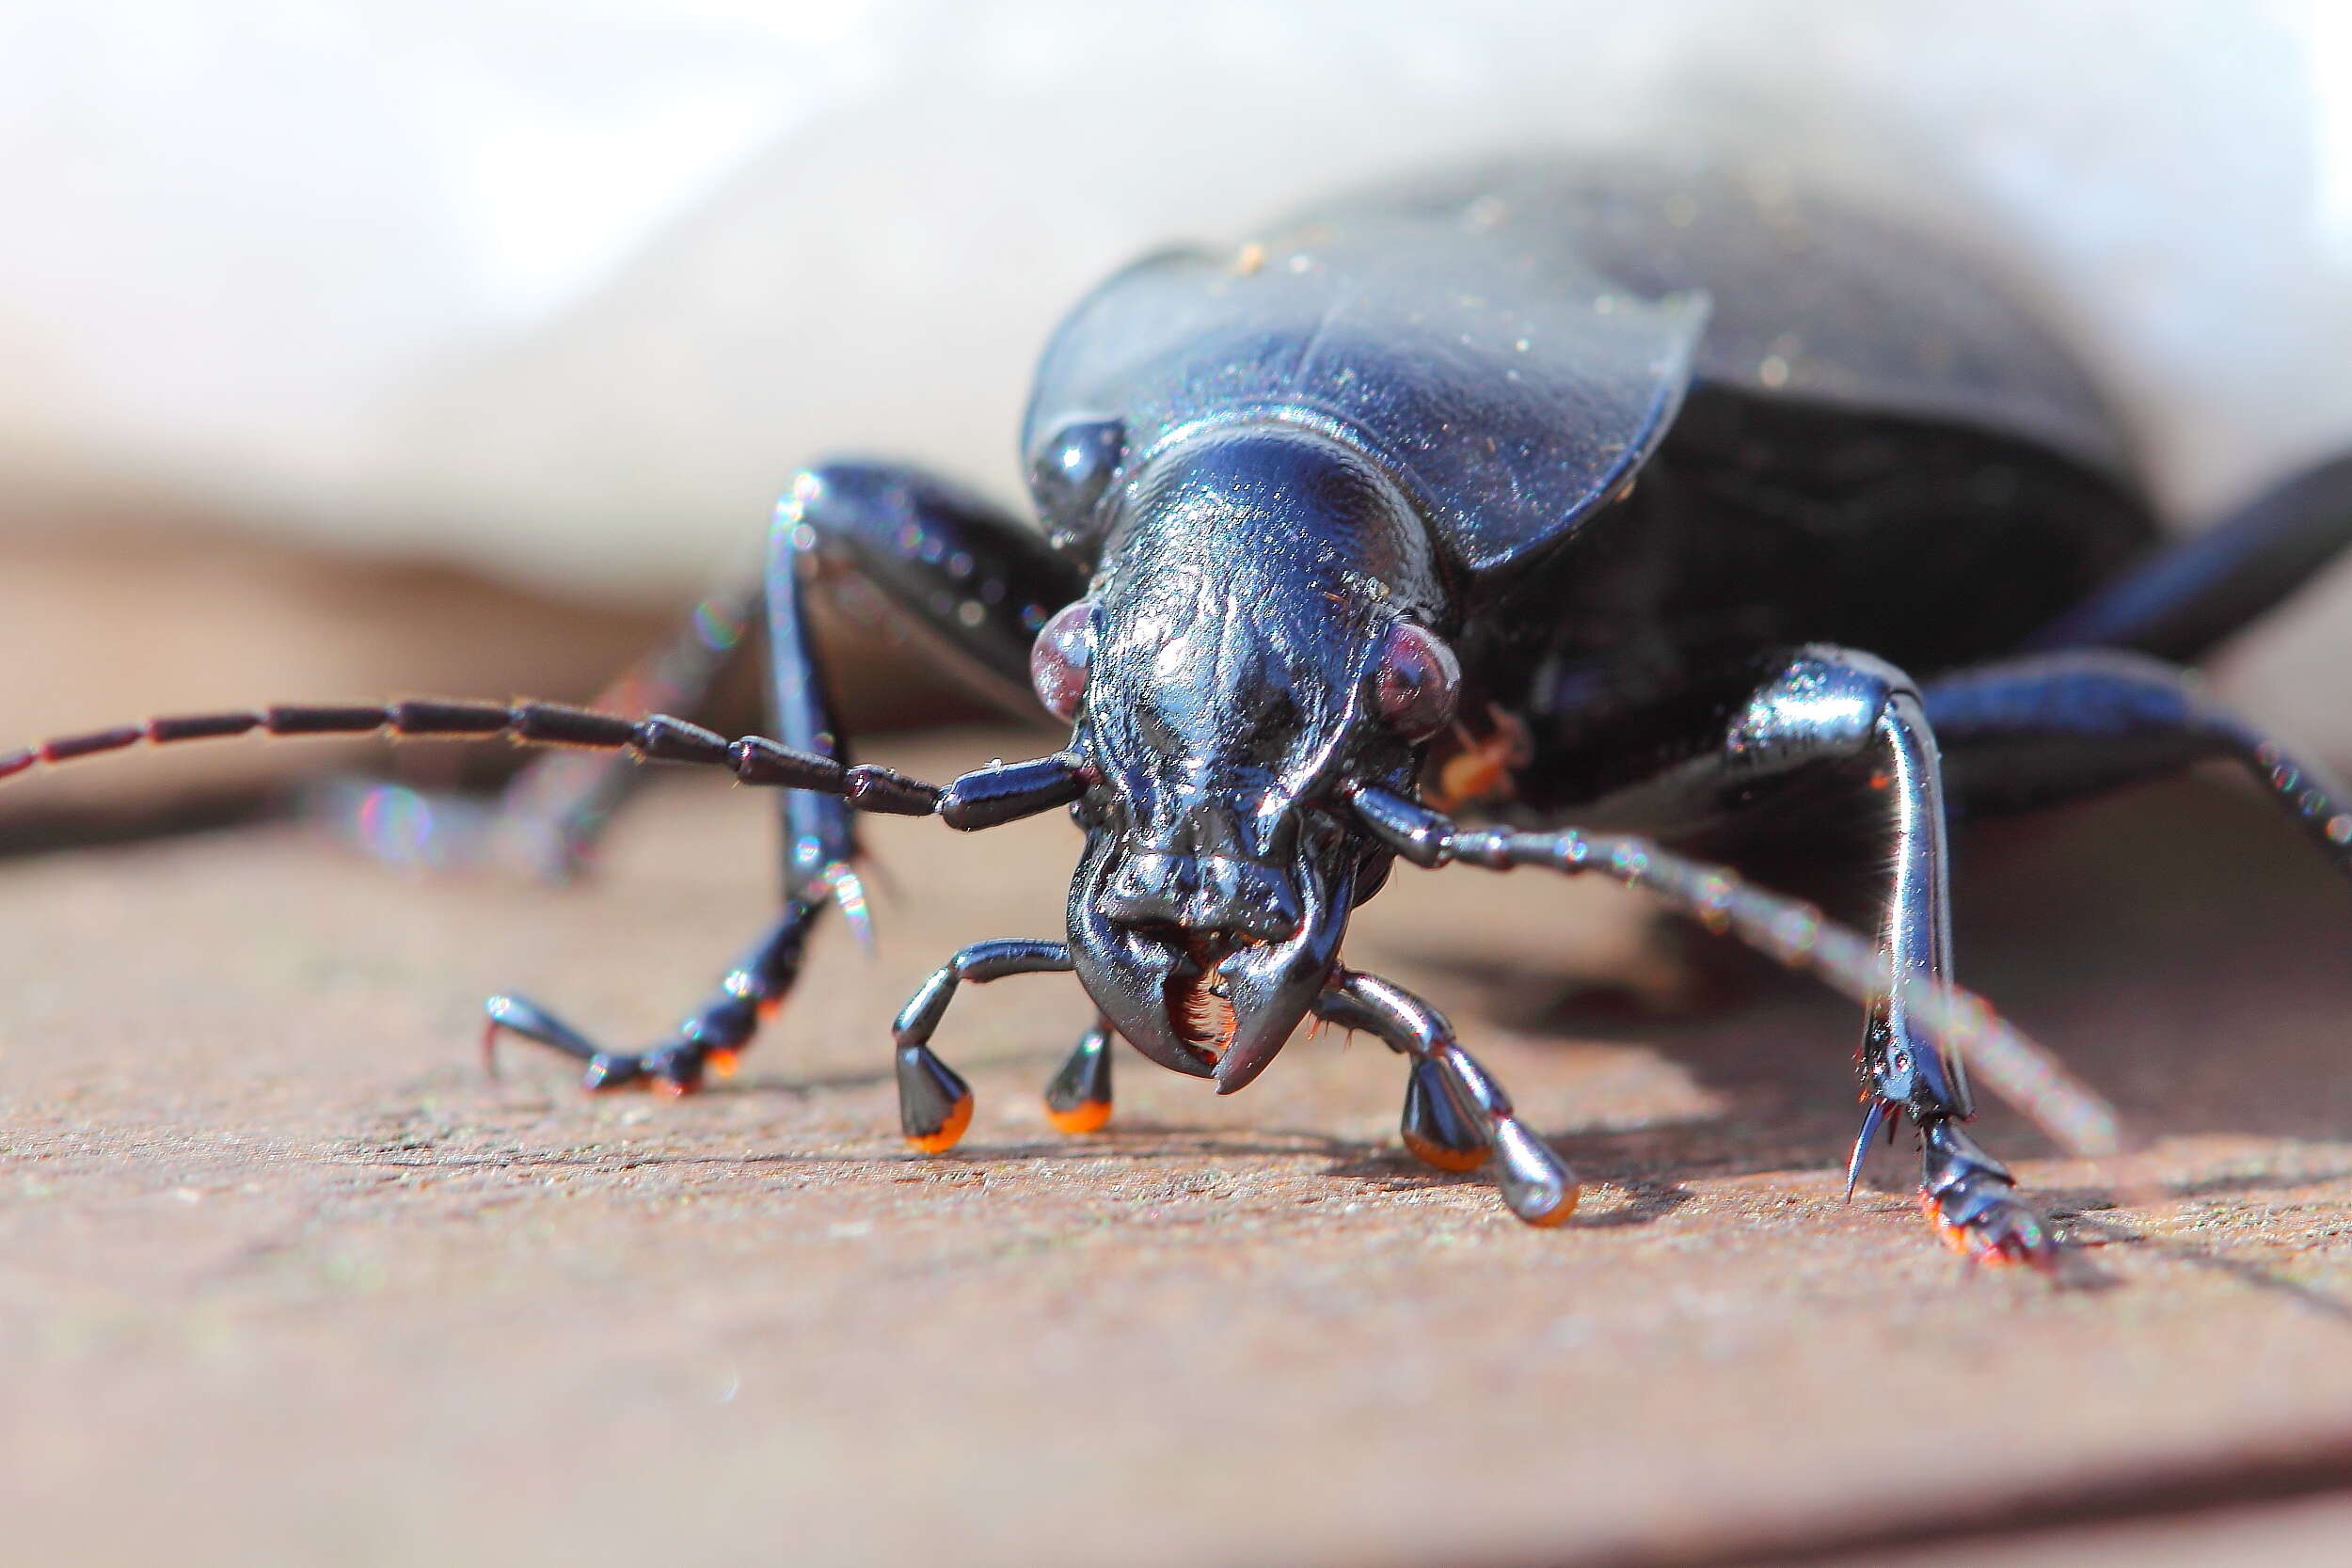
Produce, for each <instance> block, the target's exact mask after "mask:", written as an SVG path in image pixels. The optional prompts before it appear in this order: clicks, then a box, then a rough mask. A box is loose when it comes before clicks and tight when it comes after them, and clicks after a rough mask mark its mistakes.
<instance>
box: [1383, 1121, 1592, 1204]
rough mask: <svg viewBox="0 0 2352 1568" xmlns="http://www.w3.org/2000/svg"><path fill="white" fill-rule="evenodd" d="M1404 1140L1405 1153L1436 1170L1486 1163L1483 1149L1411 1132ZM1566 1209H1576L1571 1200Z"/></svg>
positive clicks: (1455, 1168) (1474, 1168) (1471, 1167)
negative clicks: (1458, 1144) (1437, 1141)
mask: <svg viewBox="0 0 2352 1568" xmlns="http://www.w3.org/2000/svg"><path fill="white" fill-rule="evenodd" d="M1404 1138H1405V1148H1406V1152H1408V1153H1410V1154H1411V1155H1412V1157H1413V1158H1414V1159H1416V1160H1419V1161H1420V1162H1421V1163H1422V1164H1424V1165H1433V1166H1435V1167H1436V1168H1438V1170H1450V1171H1454V1172H1457V1173H1458V1172H1461V1171H1470V1170H1476V1169H1477V1168H1478V1167H1479V1166H1481V1165H1483V1164H1486V1150H1485V1149H1483V1148H1448V1147H1447V1146H1446V1145H1444V1144H1441V1143H1433V1142H1431V1141H1430V1140H1429V1139H1427V1138H1424V1137H1421V1136H1419V1135H1417V1134H1415V1133H1411V1132H1406V1133H1405V1134H1404ZM1568 1207H1569V1208H1571V1209H1573V1208H1575V1207H1576V1203H1575V1201H1574V1200H1573V1199H1571V1200H1570V1201H1569V1204H1568Z"/></svg>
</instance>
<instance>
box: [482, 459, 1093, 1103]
mask: <svg viewBox="0 0 2352 1568" xmlns="http://www.w3.org/2000/svg"><path fill="white" fill-rule="evenodd" d="M820 581H830V582H831V583H832V584H833V585H834V587H835V589H836V596H838V597H856V596H858V595H861V594H862V595H863V596H864V598H865V599H866V600H867V601H869V602H870V603H871V604H872V605H875V606H879V607H881V608H882V609H883V610H887V611H889V612H890V613H891V614H892V616H893V619H894V624H896V625H898V626H904V627H907V628H911V629H912V630H913V632H914V635H916V636H918V637H920V638H922V639H924V640H925V641H927V642H928V643H929V644H930V648H931V650H932V651H933V652H934V653H935V654H936V655H937V656H938V658H939V662H940V664H941V666H942V667H943V668H944V669H946V670H947V671H949V672H950V673H955V674H957V675H959V676H960V677H961V678H962V679H964V680H965V681H966V682H967V683H968V684H970V685H971V686H973V687H974V688H975V689H977V690H980V691H982V692H984V693H986V694H988V695H990V696H992V697H993V698H994V699H996V700H998V701H999V702H1001V703H1002V704H1003V705H1006V706H1008V707H1010V708H1014V709H1016V710H1018V711H1021V712H1023V713H1025V714H1027V715H1030V716H1032V717H1034V716H1035V715H1036V714H1037V713H1038V711H1039V709H1038V705H1037V700H1036V698H1035V696H1034V695H1032V694H1031V692H1030V689H1029V683H1028V659H1029V644H1030V642H1031V641H1032V640H1033V639H1034V638H1035V636H1036V634H1037V630H1038V628H1039V627H1041V626H1043V625H1044V624H1045V621H1046V619H1047V617H1049V616H1050V615H1051V614H1052V613H1053V612H1054V611H1055V610H1058V609H1060V608H1061V606H1062V605H1063V604H1065V603H1067V602H1069V601H1070V600H1072V599H1074V598H1075V597H1076V596H1077V594H1078V592H1079V590H1080V587H1081V586H1082V585H1081V584H1080V583H1079V581H1078V578H1077V573H1076V571H1075V569H1074V568H1073V567H1071V566H1070V565H1069V564H1067V563H1066V562H1063V561H1062V560H1061V559H1060V558H1059V557H1058V556H1056V555H1055V554H1054V553H1053V552H1052V551H1051V550H1050V549H1049V548H1048V547H1047V546H1046V545H1045V542H1044V541H1043V539H1041V537H1039V535H1038V534H1037V532H1036V531H1034V530H1032V529H1029V528H1027V527H1025V526H1024V525H1023V524H1022V523H1020V522H1019V521H1017V520H1016V519H1014V518H1013V517H1011V516H1010V515H1007V514H1005V513H1003V512H1001V511H999V510H997V509H995V508H994V507H992V506H990V505H989V504H988V503H986V502H984V501H982V500H980V499H977V498H976V497H974V496H972V495H971V494H970V493H968V492H966V491H964V490H962V489H961V488H960V487H958V486H955V485H953V484H950V483H947V482H946V481H943V480H938V479H933V478H930V477H928V476H926V475H923V474H920V473H917V472H914V470H912V469H907V468H900V467H885V466H881V465H875V464H862V463H835V464H829V465H826V466H823V467H816V468H811V469H808V470H806V471H805V472H803V473H802V474H801V475H799V476H798V477H797V478H796V479H794V481H793V482H792V487H791V488H790V490H788V491H787V493H786V494H785V496H784V498H783V499H781V500H779V501H778V502H777V503H776V515H775V520H774V525H773V527H772V528H771V531H770V532H769V549H768V564H767V571H766V574H765V579H764V586H763V591H762V595H761V596H762V598H763V599H764V601H765V606H766V612H767V619H768V646H769V682H768V703H769V710H770V717H771V734H772V735H773V736H775V737H776V738H778V739H780V740H781V741H783V742H784V743H785V744H786V745H787V746H789V747H793V748H797V749H798V750H800V751H802V752H811V753H814V754H816V755H818V756H820V757H827V758H833V759H835V760H838V761H847V760H848V752H849V742H848V737H847V736H846V735H845V734H844V733H843V731H842V728H841V725H840V723H839V721H838V720H837V719H836V718H835V716H834V708H833V704H832V700H831V698H830V697H829V696H828V694H827V691H826V689H825V681H824V671H823V667H822V664H821V662H820V660H819V658H818V648H817V645H816V641H815V640H814V638H813V636H812V628H811V626H810V622H809V615H808V603H807V596H808V594H809V593H810V592H811V591H812V589H813V588H814V587H816V586H817V585H818V583H819V582H820ZM851 608H852V609H853V610H854V609H856V608H857V607H856V606H852V607H851ZM1032 770H1034V769H1032ZM1047 771H1048V772H1049V773H1052V772H1053V769H1052V768H1051V767H1050V766H1048V768H1047ZM1021 773H1022V770H1021V768H1019V767H1018V766H1016V767H1015V768H1009V769H997V770H993V771H992V772H986V773H983V774H975V775H971V776H969V777H970V780H972V781H975V782H977V781H978V780H980V779H982V778H984V777H992V776H993V777H999V778H1005V779H1010V780H1011V781H1012V783H1014V784H1019V783H1021V782H1023V781H1022V777H1021ZM1058 777H1059V775H1058V774H1057V775H1055V778H1058ZM1053 783H1054V780H1052V779H1049V780H1048V785H1049V788H1050V787H1051V786H1052V785H1053ZM1030 784H1031V785H1032V787H1031V789H1030V791H1029V792H1030V793H1032V794H1034V793H1035V789H1034V781H1030ZM1019 795H1020V792H1019V791H1017V790H1016V791H1013V798H1008V799H1005V800H995V799H994V798H993V797H992V798H990V799H989V800H985V801H981V800H975V801H972V802H969V803H968V810H969V812H970V813H971V814H972V815H971V816H970V819H969V820H962V819H960V816H959V812H958V810H957V809H956V808H955V806H954V803H953V802H950V803H949V804H948V805H947V806H945V807H943V810H942V815H943V816H946V817H947V818H948V820H949V821H950V823H951V824H953V825H955V826H959V827H962V826H985V825H987V824H988V823H989V822H990V821H993V820H1001V819H1002V818H1003V817H1004V816H1009V815H1015V814H1017V812H1018V811H1019V810H1024V809H1033V807H1031V806H1030V805H1028V804H1027V803H1026V802H1025V800H1024V799H1021V798H1017V797H1019ZM991 807H994V808H997V810H996V813H995V815H990V810H989V808H991ZM778 810H779V812H780V814H781V816H782V817H783V827H784V903H785V912H784V914H783V915H782V917H781V918H780V919H779V920H778V921H777V923H776V924H775V925H774V926H773V927H771V929H770V931H769V932H768V934H767V935H766V936H765V937H764V938H763V939H762V940H761V942H759V944H757V945H756V946H755V949H754V958H753V959H752V960H750V961H747V962H746V963H745V964H742V965H739V966H737V967H736V968H735V969H734V970H731V971H730V972H729V973H728V974H727V976H726V978H725V979H724V980H723V981H722V983H721V986H720V989H719V991H718V993H717V994H716V995H715V996H714V997H713V999H712V1000H711V1001H710V1002H709V1003H708V1004H707V1006H705V1007H704V1008H703V1009H702V1010H701V1011H699V1012H697V1013H696V1014H694V1015H693V1016H692V1017H691V1018H690V1019H688V1020H687V1021H686V1022H685V1023H684V1024H683V1025H681V1026H680V1028H679V1030H678V1032H677V1035H676V1036H675V1037H674V1038H673V1039H671V1040H670V1041H668V1042H666V1043H664V1044H661V1045H659V1046H656V1047H653V1048H651V1049H649V1050H647V1051H644V1052H640V1053H633V1054H627V1055H624V1054H619V1053H596V1052H594V1051H593V1050H592V1052H591V1054H590V1056H589V1057H588V1058H586V1059H587V1060H588V1062H589V1067H588V1074H587V1078H588V1086H589V1087H591V1088H604V1087H614V1086H619V1085H623V1084H627V1083H630V1082H635V1081H640V1080H643V1081H646V1082H652V1083H656V1084H659V1085H662V1086H664V1087H667V1088H670V1089H673V1090H676V1091H681V1092H682V1091H685V1090H688V1089H692V1088H694V1087H697V1086H699V1085H701V1083H702V1082H703V1079H704V1076H705V1069H706V1067H707V1066H708V1065H709V1064H710V1063H712V1062H713V1061H715V1060H730V1061H731V1059H732V1057H733V1055H734V1053H737V1052H739V1051H740V1050H742V1048H743V1047H744V1046H745V1045H747V1044H748V1043H749V1042H750V1039H751V1037H752V1035H753V1033H754V1032H755V1030H756V1029H757V1027H758V1025H759V1022H760V1020H761V1018H762V1016H763V1014H766V1013H772V1012H773V1011H774V1009H775V1008H776V1007H777V1006H780V1005H781V1003H782V1001H783V999H784V995H785V992H786V991H787V990H788V989H789V987H790V985H791V981H792V977H793V974H796V973H797V971H798V967H799V961H800V952H801V946H802V943H803V941H804V939H805V935H806V931H807V928H808V927H809V925H810V924H811V923H812V922H813V921H814V919H815V917H816V914H817V912H818V911H819V910H821V909H823V908H824V907H825V906H826V905H828V904H830V905H833V906H834V907H836V908H838V909H839V910H840V911H841V912H842V913H843V915H845V916H846V917H847V918H848V919H849V921H850V925H851V926H852V927H855V928H856V929H857V930H858V931H859V932H860V934H861V935H863V934H864V931H865V929H866V897H865V888H864V884H863V882H862V881H861V880H860V879H859V877H858V875H857V872H856V870H855V869H854V867H855V864H856V862H857V859H858V843H857V834H856V831H855V828H854V826H853V823H854V820H855V818H854V815H853V811H852V807H851V803H850V801H848V800H844V799H842V798H841V797H839V796H837V795H832V794H826V793H823V792H821V791H814V790H805V789H789V790H786V791H783V792H782V795H781V800H779V803H778ZM763 953H765V954H771V955H777V956H782V955H786V954H788V955H789V961H788V962H784V961H782V959H781V958H779V961H778V962H777V963H776V964H774V965H772V966H769V967H763V965H762V963H761V961H760V959H759V957H758V956H759V955H760V954H763ZM771 969H772V971H773V974H774V983H773V984H772V985H770V984H768V983H767V982H766V981H765V980H764V979H763V978H762V976H764V975H767V974H770V972H771ZM488 1012H489V1015H490V1028H491V1032H492V1034H493V1035H495V1034H496V1033H497V1032H498V1031H500V1030H507V1031H510V1032H513V1033H516V1034H520V1035H523V1036H524V1037H527V1038H532V1039H536V1040H538V1041H540V1043H542V1044H546V1045H550V1046H553V1047H554V1048H555V1049H556V1050H559V1051H563V1052H565V1053H567V1054H572V1055H578V1054H579V1051H578V1049H577V1048H576V1047H575V1046H574V1045H571V1044H567V1043H565V1040H564V1037H558V1036H556V1035H554V1034H552V1033H548V1032H543V1031H540V1030H537V1029H535V1028H534V1027H532V1026H531V1025H535V1024H539V1023H543V1022H547V1021H548V1020H549V1019H550V1016H551V1015H549V1014H548V1013H547V1012H545V1010H544V1009H541V1008H539V1007H537V1006H534V1005H532V1004H530V1003H527V1002H525V1001H524V1000H523V999H521V998H519V997H512V996H503V995H501V996H496V997H493V998H491V999H490V1002H489V1004H488ZM564 1035H567V1036H569V1037H570V1038H571V1039H573V1040H580V1036H579V1035H578V1034H577V1032H575V1031H570V1030H568V1029H566V1030H565V1031H564ZM599 1064H605V1065H602V1066H600V1065H599ZM943 1070H944V1069H943Z"/></svg>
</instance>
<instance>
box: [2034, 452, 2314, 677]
mask: <svg viewBox="0 0 2352 1568" xmlns="http://www.w3.org/2000/svg"><path fill="white" fill-rule="evenodd" d="M2347 546H2352V453H2344V454H2340V455H2338V456H2336V457H2333V458H2330V459H2328V461H2327V462H2324V463H2321V464H2318V465H2317V466H2315V467H2311V468H2307V469H2305V470H2304V471H2303V472H2301V473H2299V474H2296V475H2295V476H2293V477H2292V478H2290V479H2288V480H2286V481H2284V482H2283V483H2279V484H2276V485H2273V486H2271V487H2270V488H2269V489H2268V490H2265V491H2264V492H2263V493H2262V494H2261V495H2259V496H2257V497H2255V498H2254V499H2252V500H2251V501H2249V502H2248V503H2247V504H2246V505H2244V506H2242V507H2240V508H2238V510H2237V511H2236V512H2234V513H2233V514H2232V515H2229V516H2227V517H2224V518H2223V519H2222V520H2221V521H2219V522H2218V523H2216V524H2215V525H2214V526H2213V527H2211V528H2207V529H2201V530H2199V531H2197V532H2196V533H2194V534H2192V535H2190V536H2189V537H2188V538H2185V539H2180V540H2175V541H2173V542H2172V543H2170V544H2169V545H2167V546H2164V547H2163V548H2161V549H2158V550H2156V551H2155V552H2154V553H2153V554H2152V555H2151V556H2150V557H2149V558H2148V559H2147V560H2145V561H2143V562H2139V563H2138V564H2137V566H2135V567H2134V568H2133V569H2132V570H2130V571H2128V572H2125V573H2124V574H2122V576H2121V577H2118V578H2115V579H2114V580H2113V581H2111V582H2109V583H2107V584H2106V586H2105V587H2103V588H2101V589H2100V590H2099V591H2098V592H2097V593H2095V594H2091V595H2090V597H2089V598H2087V599H2085V600H2084V601H2083V602H2082V603H2081V604H2079V605H2076V606H2075V607H2074V609H2072V610H2068V611H2067V612H2066V613H2065V614H2063V615H2061V616H2059V617H2058V619H2057V620H2055V621H2053V622H2051V623H2050V624H2049V625H2047V626H2043V627H2042V629H2041V630H2040V631H2038V632H2036V633H2035V634H2034V635H2032V636H2030V637H2028V638H2026V640H2025V641H2024V642H2023V643H2022V644H2021V645H2020V648H2021V651H2032V652H2035V653H2042V652H2051V651H2055V650H2058V649H2061V648H2130V649H2134V650H2136V651H2137V652H2140V653H2144V654H2153V655H2155V656H2157V657H2161V658H2169V659H2176V660H2179V661H2181V662H2183V663H2188V662H2191V661H2194V660H2196V659H2197V658H2199V657H2202V656H2203V655H2204V654H2205V653H2206V651H2207V650H2209V649H2211V648H2212V647H2213V646H2214V644H2216V643H2217V642H2219V641H2221V640H2222V639H2223V638H2226V637H2228V636H2229V635H2230V634H2231V633H2232V632H2234V631H2236V630H2238V629H2239V628H2240V627H2242V626H2246V625H2248V624H2249V623H2250V622H2252V621H2253V620H2254V619H2255V618H2257V617H2258V616H2260V615H2261V614H2262V613H2263V612H2264V611H2265V610H2268V609H2270V607H2271V606H2272V605H2274V604H2277V603H2278V602H2279V601H2280V600H2281V599H2283V598H2285V597H2286V596H2287V595H2288V594H2292V593H2294V592H2295V591H2296V589H2298V588H2300V587H2302V586H2303V585H2304V584H2305V583H2307V582H2310V581H2311V580H2312V578H2314V577H2316V576H2318V574H2319V572H2320V569H2321V568H2322V567H2324V566H2325V565H2326V564H2327V563H2328V562H2330V561H2332V560H2334V559H2335V558H2336V557H2337V556H2338V555H2340V554H2342V553H2343V552H2344V549H2345V548H2346V547H2347Z"/></svg>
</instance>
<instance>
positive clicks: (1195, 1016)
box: [1168, 940, 1243, 1062]
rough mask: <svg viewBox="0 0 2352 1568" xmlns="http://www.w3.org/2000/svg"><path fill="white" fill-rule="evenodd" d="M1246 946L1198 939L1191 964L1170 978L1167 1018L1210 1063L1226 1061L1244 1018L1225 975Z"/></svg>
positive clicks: (1190, 946) (1188, 949)
mask: <svg viewBox="0 0 2352 1568" xmlns="http://www.w3.org/2000/svg"><path fill="white" fill-rule="evenodd" d="M1242 945H1243V944H1239V943H1226V942H1209V941H1205V940H1197V941H1194V942H1190V943H1188V944H1187V946H1186V949H1185V956H1186V958H1187V959H1188V960H1189V961H1188V962H1186V963H1184V964H1183V965H1180V966H1179V967H1178V969H1177V970H1176V972H1175V973H1174V974H1171V975H1170V976H1169V977H1168V1022H1171V1023H1173V1024H1174V1025H1175V1026H1176V1033H1177V1035H1178V1036H1179V1037H1182V1038H1183V1039H1184V1042H1185V1043H1186V1044H1187V1045H1190V1046H1193V1047H1195V1048H1196V1049H1198V1050H1199V1051H1200V1053H1201V1054H1203V1055H1204V1056H1206V1057H1207V1058H1208V1059H1209V1060H1210V1061H1211V1062H1216V1061H1219V1060H1221V1059H1223V1057H1224V1055H1225V1053H1226V1051H1227V1050H1228V1049H1229V1048H1230V1047H1231V1046H1232V1043H1233V1036H1234V1035H1235V1034H1236V1033H1238V1032H1239V1031H1240V1028H1241V1019H1240V1016H1239V1015H1238V1014H1236V1013H1235V1012H1234V1011H1233V1003H1232V995H1231V993H1230V992H1229V990H1228V988H1227V983H1226V978H1225V974H1224V968H1225V965H1226V964H1227V963H1229V962H1231V961H1232V958H1233V956H1234V955H1235V954H1236V953H1238V952H1240V951H1241V947H1242Z"/></svg>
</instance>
